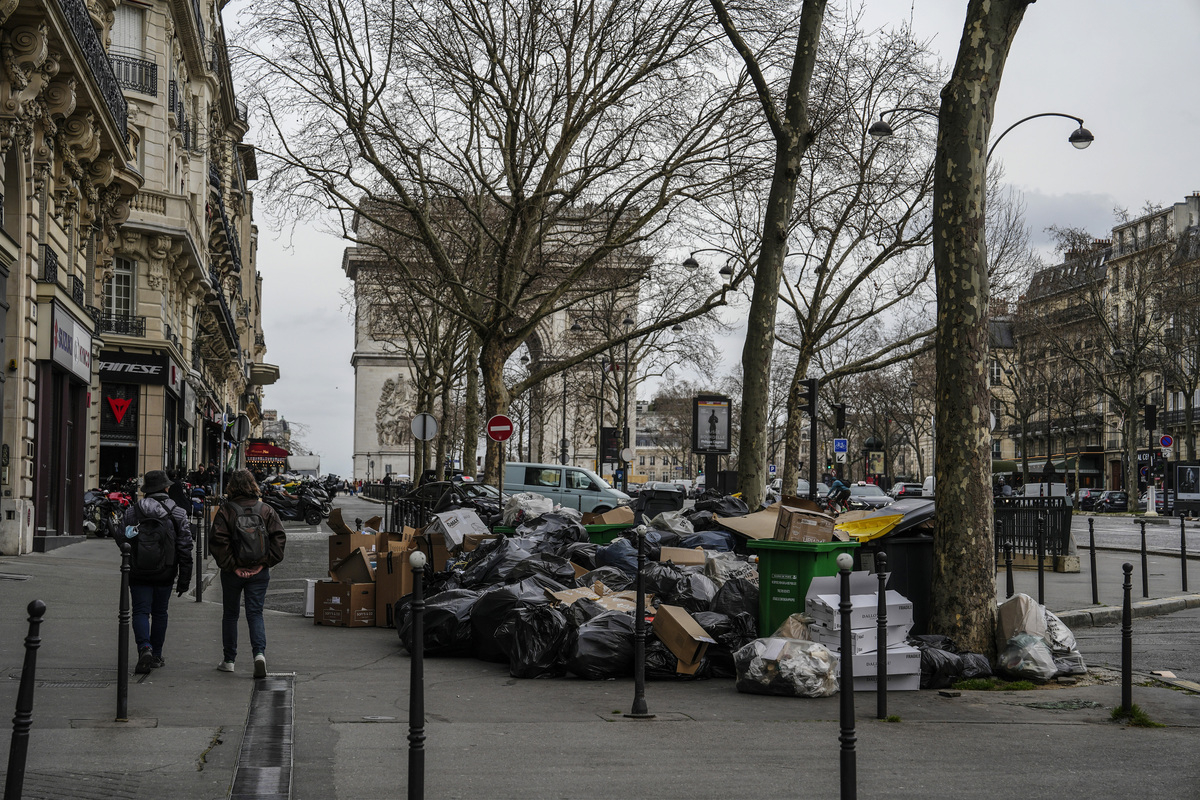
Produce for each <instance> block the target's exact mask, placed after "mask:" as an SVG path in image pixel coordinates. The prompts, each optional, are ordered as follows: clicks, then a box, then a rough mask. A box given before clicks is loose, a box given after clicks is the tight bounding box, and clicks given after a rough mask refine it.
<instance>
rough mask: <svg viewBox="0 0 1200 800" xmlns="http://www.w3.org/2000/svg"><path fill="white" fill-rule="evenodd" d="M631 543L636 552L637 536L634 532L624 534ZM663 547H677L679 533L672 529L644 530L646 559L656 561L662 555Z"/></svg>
mask: <svg viewBox="0 0 1200 800" xmlns="http://www.w3.org/2000/svg"><path fill="white" fill-rule="evenodd" d="M626 535H627V536H628V537H629V541H630V543H632V544H633V552H634V553H636V552H637V538H636V537H635V536H634V534H632V533H629V534H626ZM664 547H679V534H677V533H675V532H673V531H660V530H654V529H650V530H648V531H646V560H647V561H658V560H659V558H661V557H662V549H663V548H664Z"/></svg>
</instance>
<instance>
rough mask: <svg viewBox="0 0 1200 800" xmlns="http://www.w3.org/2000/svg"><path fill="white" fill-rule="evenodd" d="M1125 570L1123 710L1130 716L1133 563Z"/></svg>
mask: <svg viewBox="0 0 1200 800" xmlns="http://www.w3.org/2000/svg"><path fill="white" fill-rule="evenodd" d="M1121 569H1122V570H1124V572H1125V582H1124V584H1122V589H1123V591H1124V594H1125V600H1124V604H1123V606H1122V608H1121V711H1122V712H1123V713H1124V714H1125V715H1126V716H1128V715H1129V713H1130V711H1131V710H1132V709H1133V600H1132V597H1133V564H1130V563H1129V562H1128V561H1126V562H1125V563H1124V564H1122V565H1121Z"/></svg>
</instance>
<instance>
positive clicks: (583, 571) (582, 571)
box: [571, 561, 591, 580]
mask: <svg viewBox="0 0 1200 800" xmlns="http://www.w3.org/2000/svg"><path fill="white" fill-rule="evenodd" d="M571 569H573V570H575V580H579V579H580V578H582V577H583V576H584V575H587V574H588V573H589V572H591V570H590V569H588V568H587V567H581V566H579V565H578V564H576V563H575V562H574V561H572V562H571Z"/></svg>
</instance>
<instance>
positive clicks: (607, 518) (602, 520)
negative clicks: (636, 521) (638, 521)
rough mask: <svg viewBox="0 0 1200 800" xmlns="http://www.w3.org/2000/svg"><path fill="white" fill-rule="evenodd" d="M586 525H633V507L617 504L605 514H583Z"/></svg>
mask: <svg viewBox="0 0 1200 800" xmlns="http://www.w3.org/2000/svg"><path fill="white" fill-rule="evenodd" d="M583 524H584V525H632V524H633V509H632V508H630V507H629V506H617V507H616V508H614V509H612V510H611V511H605V512H604V513H603V514H596V513H588V514H584V515H583Z"/></svg>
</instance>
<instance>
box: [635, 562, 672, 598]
mask: <svg viewBox="0 0 1200 800" xmlns="http://www.w3.org/2000/svg"><path fill="white" fill-rule="evenodd" d="M634 574H635V576H636V574H637V573H634ZM642 579H643V582H644V583H645V585H646V594H652V595H654V596H655V597H657V598H658V599H659V600H662V601H663V602H664V603H671V604H672V605H674V603H672V602H671V600H670V599H669V598H671V597H674V596H675V595H676V594H678V593H679V584H680V582H681V581H682V580H683V567H680V566H678V565H676V564H675V563H674V562H671V561H650V562H647V563H646V566H645V568H644V569H643V570H642Z"/></svg>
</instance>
